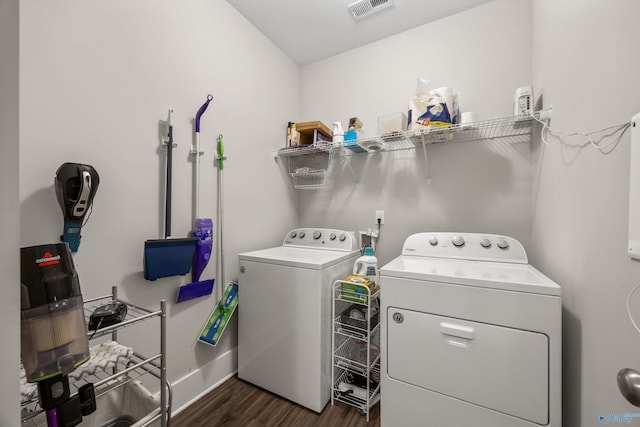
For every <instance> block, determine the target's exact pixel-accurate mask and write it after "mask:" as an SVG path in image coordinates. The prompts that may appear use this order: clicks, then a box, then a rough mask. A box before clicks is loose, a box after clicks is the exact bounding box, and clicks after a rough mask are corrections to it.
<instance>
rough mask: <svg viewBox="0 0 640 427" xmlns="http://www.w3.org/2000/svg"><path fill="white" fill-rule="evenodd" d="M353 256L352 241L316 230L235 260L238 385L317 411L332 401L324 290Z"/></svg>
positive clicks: (328, 308)
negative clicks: (249, 385) (245, 383)
mask: <svg viewBox="0 0 640 427" xmlns="http://www.w3.org/2000/svg"><path fill="white" fill-rule="evenodd" d="M358 256H360V250H359V248H358V243H357V239H356V236H355V233H353V232H347V231H341V230H330V229H318V228H300V229H295V230H292V231H291V232H289V233H288V234H287V236H286V237H285V239H284V242H283V244H282V246H277V247H274V248H270V249H264V250H259V251H254V252H247V253H243V254H240V273H241V274H240V279H239V281H238V297H239V299H240V300H241V301H242V308H240V309H239V310H238V377H239V378H241V379H243V380H245V381H248V382H250V383H252V384H255V385H257V386H259V387H262V388H264V389H266V390H269V391H271V392H273V393H275V394H278V395H280V396H282V397H284V398H287V399H289V400H291V401H293V402H296V403H298V404H300V405H303V406H305V407H307V408H309V409H312V410H314V411H316V412H321V411H322V409H323V408H324V407H325V406H326V404H327V402H328V401H329V398H330V393H331V301H332V300H331V289H332V287H331V286H332V284H333V282H334V281H335V280H337V279H342V278H345V277H346V276H348V275H349V274H350V273H351V272H352V269H353V263H354V261H355V259H356V258H357V257H358Z"/></svg>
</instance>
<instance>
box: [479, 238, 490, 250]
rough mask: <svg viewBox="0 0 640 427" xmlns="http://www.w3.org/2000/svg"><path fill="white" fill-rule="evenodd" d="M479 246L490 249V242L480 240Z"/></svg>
mask: <svg viewBox="0 0 640 427" xmlns="http://www.w3.org/2000/svg"><path fill="white" fill-rule="evenodd" d="M480 245H481V246H482V247H483V248H490V247H491V240H489V239H482V240H480Z"/></svg>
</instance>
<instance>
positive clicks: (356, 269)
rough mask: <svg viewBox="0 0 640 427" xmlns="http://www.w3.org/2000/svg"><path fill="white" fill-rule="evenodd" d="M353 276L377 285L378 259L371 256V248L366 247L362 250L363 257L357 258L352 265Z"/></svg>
mask: <svg viewBox="0 0 640 427" xmlns="http://www.w3.org/2000/svg"><path fill="white" fill-rule="evenodd" d="M353 274H358V275H360V276H366V277H367V279H369V280H370V281H372V282H373V283H375V284H378V281H379V278H380V277H379V274H378V258H376V257H375V256H374V255H373V248H372V247H371V246H366V247H365V248H364V255H363V256H361V257H360V258H358V259H357V260H356V262H355V264H353Z"/></svg>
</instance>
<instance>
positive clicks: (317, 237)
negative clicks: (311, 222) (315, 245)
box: [313, 231, 322, 240]
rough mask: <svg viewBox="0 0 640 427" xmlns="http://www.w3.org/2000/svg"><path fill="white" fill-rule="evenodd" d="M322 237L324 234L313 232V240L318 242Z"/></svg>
mask: <svg viewBox="0 0 640 427" xmlns="http://www.w3.org/2000/svg"><path fill="white" fill-rule="evenodd" d="M320 236H322V233H321V232H319V231H314V232H313V238H314V239H316V240H318V239H319V238H320Z"/></svg>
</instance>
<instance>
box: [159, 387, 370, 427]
mask: <svg viewBox="0 0 640 427" xmlns="http://www.w3.org/2000/svg"><path fill="white" fill-rule="evenodd" d="M170 425H171V427H215V426H242V427H245V426H246V427H259V426H303V427H307V426H314V427H337V426H339V427H365V426H366V427H378V426H379V425H380V405H379V404H378V405H376V406H374V407H373V408H372V410H371V414H370V416H369V422H368V423H367V418H366V416H364V415H360V414H359V413H358V409H357V408H354V407H352V406H349V405H345V404H343V403H339V402H336V404H335V405H334V406H332V405H331V402H329V404H328V405H327V406H326V407H325V408H324V411H323V412H322V413H321V414H317V413H315V412H313V411H311V410H309V409H306V408H304V407H302V406H299V405H296V404H295V403H292V402H290V401H288V400H286V399H283V398H281V397H279V396H276V395H275V394H272V393H270V392H268V391H265V390H263V389H261V388H258V387H255V386H253V385H252V384H249V383H247V382H244V381H242V380H239V379H238V377H236V376H234V377H232V378H231V379H229V380H227V381H226V382H225V383H224V384H222V385H221V386H219V387H218V388H216V389H215V390H213V391H211V392H210V393H208V394H207V395H206V396H204V397H203V398H202V399H200V400H198V401H197V402H195V403H194V404H192V405H191V406H189V407H188V408H187V409H184V410H183V411H182V412H180V413H179V414H178V415H176V416H174V417H173V418H172V420H171V424H170Z"/></svg>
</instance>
